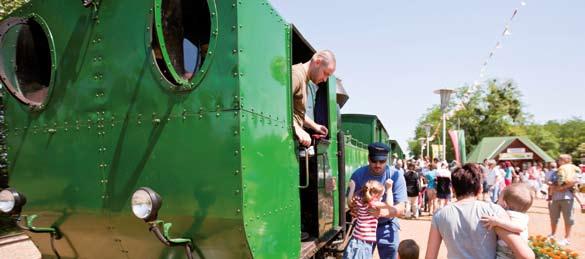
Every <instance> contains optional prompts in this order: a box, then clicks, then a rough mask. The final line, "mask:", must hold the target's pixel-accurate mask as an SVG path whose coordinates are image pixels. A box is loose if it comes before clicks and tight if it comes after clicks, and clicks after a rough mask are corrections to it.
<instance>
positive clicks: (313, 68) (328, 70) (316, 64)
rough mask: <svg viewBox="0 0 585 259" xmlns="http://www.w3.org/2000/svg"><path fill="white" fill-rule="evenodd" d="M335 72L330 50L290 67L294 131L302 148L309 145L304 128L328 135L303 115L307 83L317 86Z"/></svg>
mask: <svg viewBox="0 0 585 259" xmlns="http://www.w3.org/2000/svg"><path fill="white" fill-rule="evenodd" d="M334 72H335V55H334V54H333V52H331V51H330V50H321V51H318V52H317V53H315V54H314V55H313V57H312V58H311V60H309V61H307V62H305V63H299V64H296V65H293V66H292V88H293V89H292V93H293V104H294V109H293V110H294V114H293V117H294V118H293V119H294V131H295V135H296V137H297V138H298V140H299V142H300V143H301V145H303V146H306V147H308V146H310V145H311V136H310V135H309V133H307V131H306V130H305V129H304V128H308V129H311V130H313V131H314V132H315V133H317V134H320V135H324V136H326V135H327V134H328V133H329V130H328V129H327V127H325V126H323V125H319V124H317V123H316V122H315V121H313V120H312V119H311V118H310V117H308V116H306V115H305V112H306V106H305V105H306V103H307V83H308V82H309V81H311V82H313V83H314V84H315V85H319V84H320V83H322V82H325V81H327V79H328V78H329V76H331V75H332V74H333V73H334Z"/></svg>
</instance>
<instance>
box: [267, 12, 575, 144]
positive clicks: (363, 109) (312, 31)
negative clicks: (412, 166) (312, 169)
mask: <svg viewBox="0 0 585 259" xmlns="http://www.w3.org/2000/svg"><path fill="white" fill-rule="evenodd" d="M521 2H522V1H520V0H491V1H487V0H484V1H479V0H453V1H449V0H444V1H431V0H427V1H419V0H410V1H387V0H386V1H381V0H370V1H365V2H357V1H347V0H339V1H326V0H321V1H315V0H313V1H309V0H295V1H292V0H271V3H272V5H273V6H274V7H275V9H277V10H278V12H279V13H280V14H281V15H282V16H283V17H284V18H285V19H286V20H287V21H288V22H291V23H294V24H295V25H296V26H297V27H298V28H299V29H300V31H301V33H303V35H304V36H305V38H307V39H308V40H309V41H310V42H311V44H312V45H313V46H314V47H315V48H316V49H331V50H333V51H334V52H335V54H336V57H337V71H336V73H335V74H336V75H337V76H338V77H340V78H342V79H343V82H344V86H345V88H346V90H347V91H348V93H349V94H350V99H349V101H348V103H347V104H346V106H345V107H344V108H343V111H342V112H343V113H368V114H377V115H378V116H379V117H380V119H381V120H382V122H383V123H384V125H385V126H386V129H388V131H389V133H390V136H391V137H392V138H396V139H397V140H398V141H399V143H400V144H401V145H402V146H403V148H406V147H407V145H406V141H407V140H408V139H409V138H412V137H413V135H414V128H415V126H416V122H417V120H418V119H419V118H420V117H421V116H422V115H423V114H424V113H425V111H426V110H427V109H428V108H429V107H431V106H432V105H434V104H438V103H439V96H438V95H435V94H433V92H432V91H433V90H434V89H438V88H445V87H449V88H456V87H460V86H462V85H463V84H466V83H473V82H474V81H475V80H480V77H479V74H480V70H481V67H482V63H483V62H484V60H485V59H486V58H487V56H488V55H489V52H490V50H491V49H493V48H494V46H495V45H496V42H497V41H498V40H501V46H502V48H500V49H497V50H496V52H495V55H494V56H493V58H491V59H490V63H489V64H488V66H487V72H486V77H487V78H499V79H514V80H515V81H516V82H517V84H518V86H519V88H520V91H521V92H522V95H523V96H522V102H523V104H524V111H526V112H528V113H530V114H532V115H533V116H534V117H533V118H534V121H536V122H538V123H542V122H546V121H548V120H565V119H570V118H572V117H581V118H585V16H584V15H583V14H584V13H585V1H582V0H572V1H568V0H556V1H552V0H532V1H531V0H525V1H524V2H525V3H526V5H525V6H522V5H521ZM515 8H518V9H519V10H518V13H517V15H516V17H515V18H514V20H513V22H512V23H511V26H510V31H511V35H509V36H506V37H502V36H501V33H502V31H503V30H504V26H505V24H506V22H507V21H508V19H509V18H510V16H511V15H512V12H513V11H514V9H515Z"/></svg>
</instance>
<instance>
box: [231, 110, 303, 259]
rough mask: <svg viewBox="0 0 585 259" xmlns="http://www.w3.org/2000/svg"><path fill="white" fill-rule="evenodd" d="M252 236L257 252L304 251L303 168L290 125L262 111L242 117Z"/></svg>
mask: <svg viewBox="0 0 585 259" xmlns="http://www.w3.org/2000/svg"><path fill="white" fill-rule="evenodd" d="M241 120H242V121H241V129H240V130H241V132H242V180H243V198H244V222H245V223H244V224H245V230H246V237H247V239H248V243H249V246H250V248H251V250H252V253H253V255H254V257H258V258H295V257H298V254H299V252H300V207H299V205H300V202H299V188H298V186H299V168H298V162H297V160H296V158H295V151H294V149H293V147H294V145H293V142H292V139H291V137H290V135H289V133H288V126H287V125H285V124H284V123H282V122H279V121H276V120H273V119H270V118H267V117H263V116H261V115H258V114H254V113H250V112H244V113H243V114H242V118H241Z"/></svg>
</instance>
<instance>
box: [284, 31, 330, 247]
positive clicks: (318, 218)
mask: <svg viewBox="0 0 585 259" xmlns="http://www.w3.org/2000/svg"><path fill="white" fill-rule="evenodd" d="M314 53H315V50H314V49H313V48H312V47H311V46H310V45H309V44H308V43H307V41H306V40H305V39H304V38H303V36H302V35H301V34H300V33H299V32H298V31H297V30H296V28H294V27H293V28H292V63H293V64H299V63H304V62H307V61H308V60H310V59H311V57H312V56H313V54H314ZM331 78H333V77H331ZM331 81H334V80H327V81H326V82H323V83H321V84H319V85H314V84H313V83H312V82H309V83H308V85H307V93H306V94H307V105H306V107H305V108H306V114H307V116H309V117H311V118H312V119H313V120H314V121H315V122H316V123H318V124H320V125H323V126H325V127H327V128H328V129H329V134H328V136H324V137H323V136H321V137H319V138H318V139H315V138H313V144H312V146H311V147H310V148H309V149H308V150H306V149H305V148H304V147H301V146H300V145H299V146H298V155H299V156H298V157H299V168H300V172H299V183H300V187H299V188H300V189H299V195H300V202H301V204H300V205H301V215H300V216H301V232H302V234H301V239H302V241H303V244H302V251H301V257H308V256H310V254H311V253H312V252H311V251H313V253H314V251H316V250H318V249H319V248H320V246H322V245H324V243H325V242H326V241H327V240H329V239H330V237H329V235H330V234H332V233H333V232H334V231H331V230H332V229H333V227H334V226H333V224H334V215H335V206H334V191H335V189H336V187H335V185H336V184H335V179H334V176H333V172H332V167H331V163H332V162H334V161H330V157H331V154H329V153H331V152H330V151H329V150H331V149H330V144H331V136H335V135H334V134H335V131H336V129H331V128H330V123H329V121H330V120H329V119H330V118H329V117H330V109H329V91H330V88H331V87H332V86H334V85H335V82H331ZM333 112H335V111H333ZM334 119H335V118H334ZM307 132H308V133H309V134H311V135H312V132H311V131H309V130H307ZM312 136H313V135H312ZM297 145H298V144H297Z"/></svg>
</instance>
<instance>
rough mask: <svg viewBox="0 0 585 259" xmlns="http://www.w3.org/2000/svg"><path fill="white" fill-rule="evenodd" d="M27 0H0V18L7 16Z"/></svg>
mask: <svg viewBox="0 0 585 259" xmlns="http://www.w3.org/2000/svg"><path fill="white" fill-rule="evenodd" d="M28 1H29V0H0V20H2V19H4V17H6V16H8V15H9V14H10V13H12V11H14V10H16V9H17V8H18V7H20V6H22V5H23V4H25V3H27V2H28Z"/></svg>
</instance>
